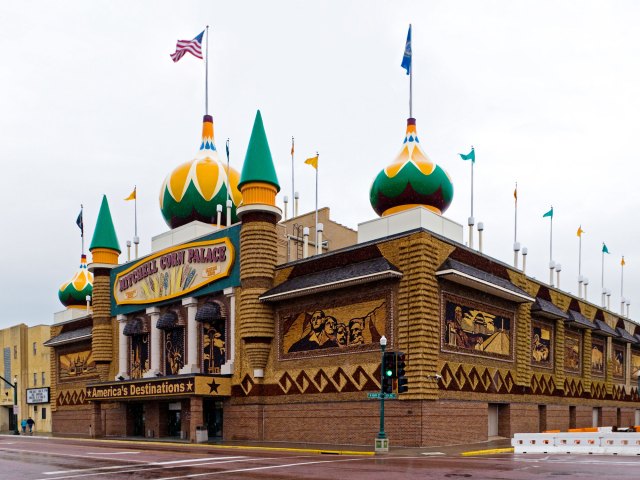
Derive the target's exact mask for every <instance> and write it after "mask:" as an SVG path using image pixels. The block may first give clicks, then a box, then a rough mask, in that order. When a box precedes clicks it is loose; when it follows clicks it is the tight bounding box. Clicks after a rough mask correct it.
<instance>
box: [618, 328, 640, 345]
mask: <svg viewBox="0 0 640 480" xmlns="http://www.w3.org/2000/svg"><path fill="white" fill-rule="evenodd" d="M616 332H618V335H620V339H621V340H624V341H625V342H627V343H639V342H638V339H637V338H636V337H634V336H633V335H631V334H630V333H629V332H627V330H626V329H624V328H622V327H616Z"/></svg>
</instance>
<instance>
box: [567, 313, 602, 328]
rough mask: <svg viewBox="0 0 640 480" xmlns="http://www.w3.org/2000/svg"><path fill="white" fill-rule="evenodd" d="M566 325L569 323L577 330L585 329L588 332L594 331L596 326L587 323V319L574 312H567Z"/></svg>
mask: <svg viewBox="0 0 640 480" xmlns="http://www.w3.org/2000/svg"><path fill="white" fill-rule="evenodd" d="M567 323H570V324H571V325H572V326H574V327H577V328H585V329H590V330H595V328H596V326H595V325H594V324H593V323H591V322H590V321H589V319H588V318H587V317H585V316H584V315H582V314H581V313H580V312H576V311H575V310H569V319H568V320H567Z"/></svg>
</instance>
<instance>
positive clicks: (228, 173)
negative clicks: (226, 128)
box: [225, 138, 232, 227]
mask: <svg viewBox="0 0 640 480" xmlns="http://www.w3.org/2000/svg"><path fill="white" fill-rule="evenodd" d="M225 147H226V151H227V209H226V210H225V212H226V217H227V222H226V223H227V227H230V226H231V204H232V202H231V166H230V165H229V162H230V160H229V158H230V155H229V139H228V138H227V143H226V144H225Z"/></svg>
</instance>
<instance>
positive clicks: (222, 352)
mask: <svg viewBox="0 0 640 480" xmlns="http://www.w3.org/2000/svg"><path fill="white" fill-rule="evenodd" d="M225 361H226V337H225V320H224V319H222V318H221V319H219V320H216V321H214V322H211V323H209V322H203V323H202V373H220V366H221V365H222V364H223V363H225Z"/></svg>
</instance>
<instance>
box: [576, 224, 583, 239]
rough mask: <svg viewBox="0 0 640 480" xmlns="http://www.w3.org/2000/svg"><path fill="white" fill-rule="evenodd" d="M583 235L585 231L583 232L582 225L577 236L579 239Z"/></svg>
mask: <svg viewBox="0 0 640 480" xmlns="http://www.w3.org/2000/svg"><path fill="white" fill-rule="evenodd" d="M583 233H584V230H582V225H580V226H579V227H578V232H577V233H576V235H578V236H579V237H581V236H582V234H583Z"/></svg>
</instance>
